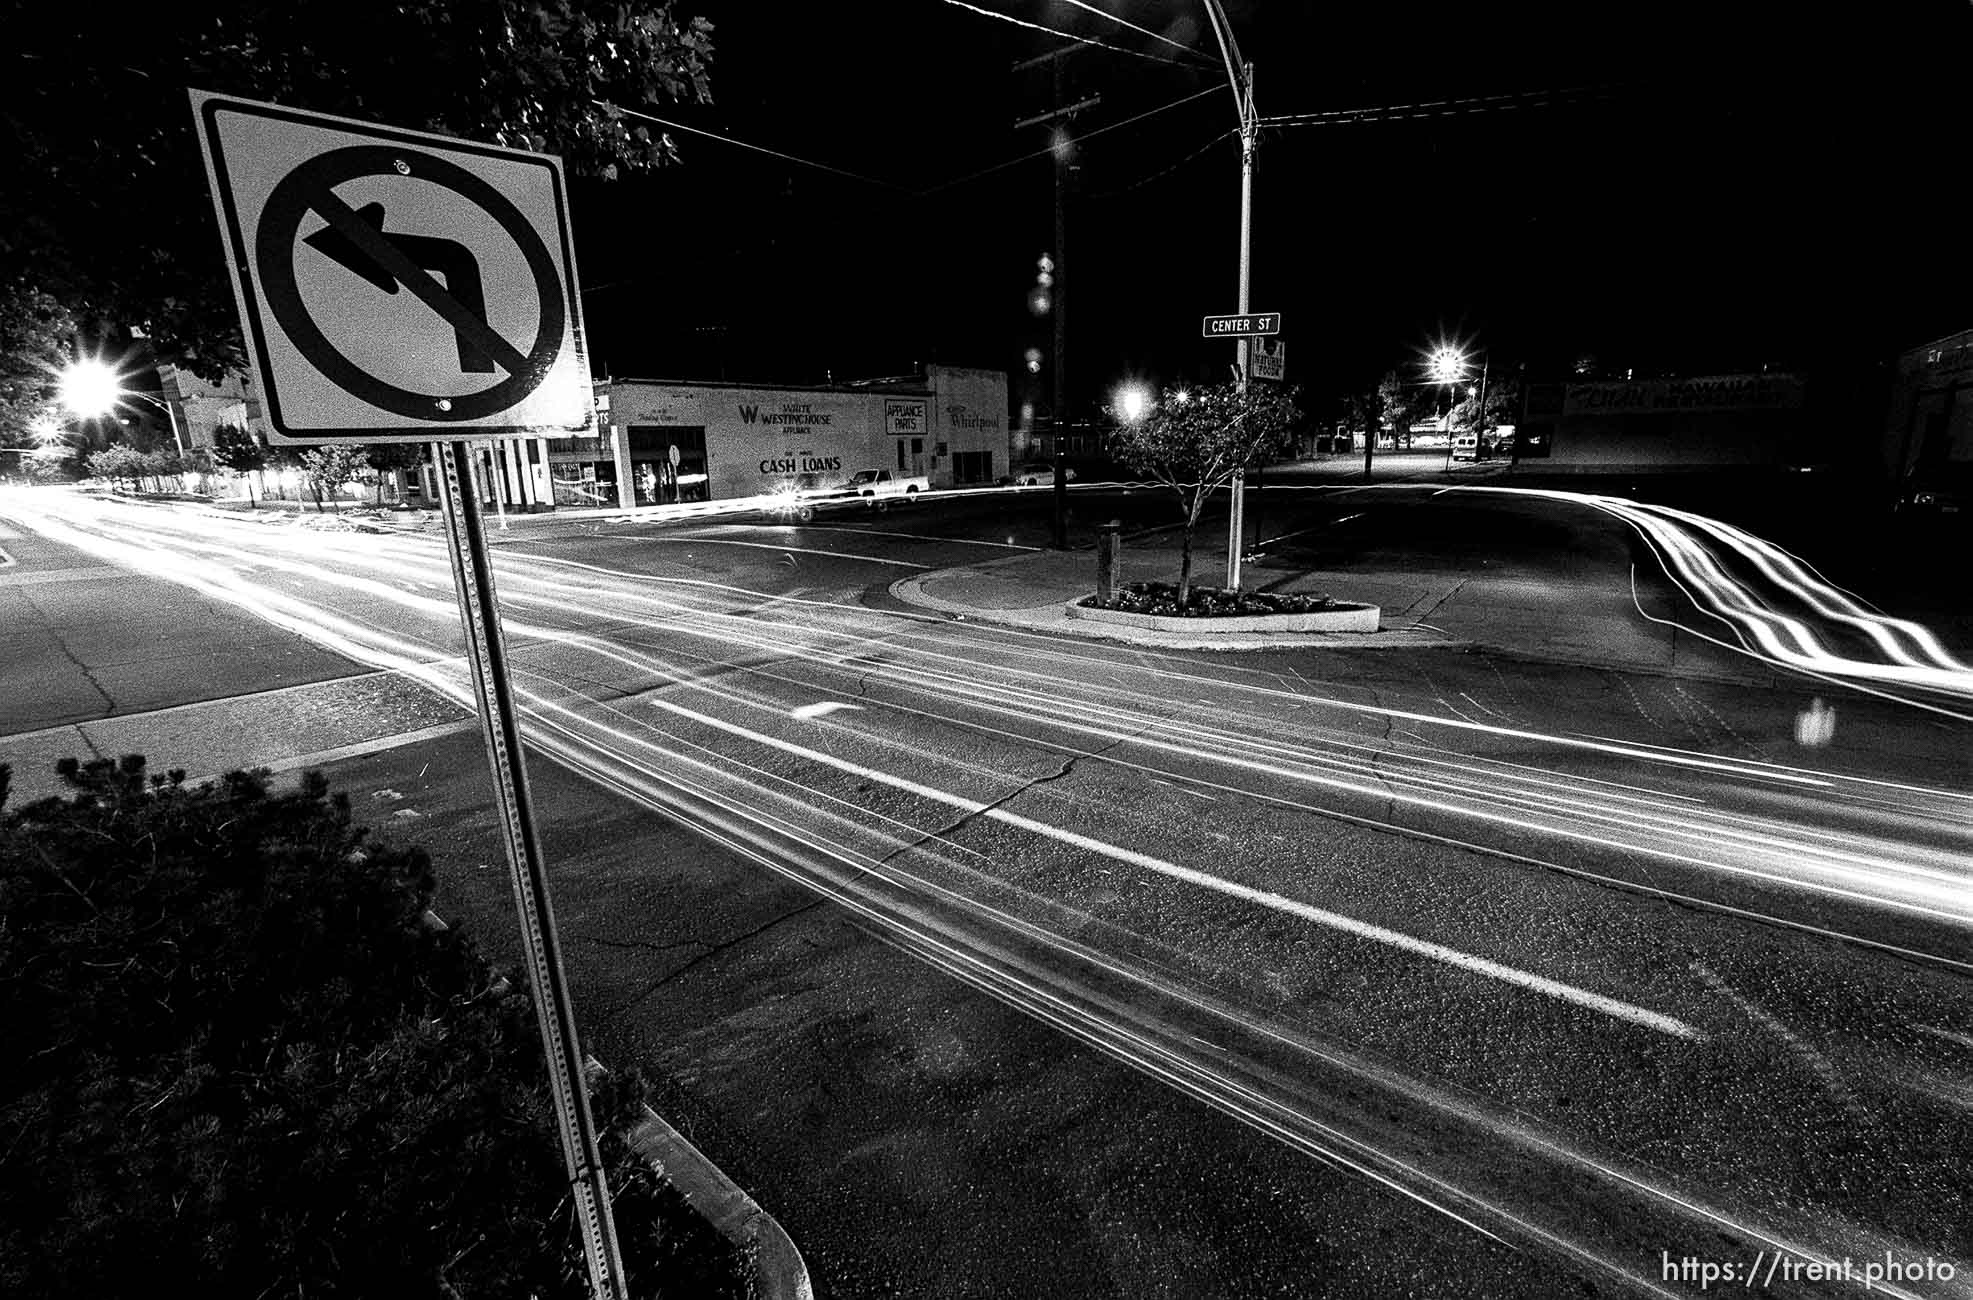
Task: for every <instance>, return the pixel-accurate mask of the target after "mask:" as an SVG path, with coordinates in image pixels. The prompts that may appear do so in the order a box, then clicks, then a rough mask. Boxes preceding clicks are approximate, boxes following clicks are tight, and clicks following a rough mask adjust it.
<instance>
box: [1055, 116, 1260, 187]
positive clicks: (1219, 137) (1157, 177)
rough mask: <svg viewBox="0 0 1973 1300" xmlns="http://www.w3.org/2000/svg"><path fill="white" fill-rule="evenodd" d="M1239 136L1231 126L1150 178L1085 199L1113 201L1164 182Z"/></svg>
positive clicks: (1146, 177)
mask: <svg viewBox="0 0 1973 1300" xmlns="http://www.w3.org/2000/svg"><path fill="white" fill-rule="evenodd" d="M1239 134H1240V128H1239V127H1237V126H1230V127H1228V128H1227V129H1226V130H1224V131H1221V132H1220V133H1219V134H1218V135H1215V136H1214V137H1213V138H1212V139H1210V140H1208V141H1206V142H1205V143H1204V144H1202V145H1200V146H1199V147H1198V148H1197V149H1194V150H1193V151H1192V152H1191V153H1189V154H1186V155H1185V156H1184V157H1183V158H1180V159H1179V160H1178V161H1177V162H1175V163H1173V164H1172V165H1171V166H1169V167H1163V168H1160V169H1159V170H1157V171H1154V172H1152V173H1151V174H1150V175H1149V176H1143V177H1139V178H1138V179H1137V180H1134V181H1132V182H1131V183H1130V184H1128V185H1120V186H1118V187H1117V188H1116V189H1113V190H1104V191H1102V192H1101V193H1099V194H1085V195H1084V196H1083V197H1084V198H1085V199H1113V198H1116V197H1117V196H1118V195H1119V194H1129V193H1130V192H1131V191H1132V190H1141V189H1143V188H1144V187H1145V186H1146V185H1149V184H1150V183H1151V182H1152V181H1155V180H1162V179H1163V178H1165V177H1167V176H1169V175H1171V174H1172V173H1173V172H1175V171H1177V170H1178V169H1179V168H1181V167H1183V166H1185V164H1187V163H1189V162H1191V161H1192V160H1194V159H1195V158H1198V157H1199V156H1200V155H1201V154H1203V153H1205V152H1206V150H1208V149H1210V148H1212V147H1213V146H1214V145H1216V144H1218V143H1219V142H1220V141H1222V140H1224V139H1227V138H1228V137H1229V136H1237V135H1239Z"/></svg>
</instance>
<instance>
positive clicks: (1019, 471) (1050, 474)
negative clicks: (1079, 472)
mask: <svg viewBox="0 0 1973 1300" xmlns="http://www.w3.org/2000/svg"><path fill="white" fill-rule="evenodd" d="M1062 478H1063V479H1064V480H1065V481H1066V482H1070V483H1073V482H1075V481H1076V472H1075V469H1074V468H1073V467H1072V466H1068V465H1064V466H1063V467H1062ZM1007 481H1008V482H1009V483H1012V484H1013V485H1014V486H1016V487H1042V486H1049V485H1053V484H1054V482H1055V465H1054V462H1052V461H1045V460H1033V461H1029V462H1028V463H1027V464H1025V465H1016V466H1015V467H1014V468H1013V470H1012V471H1011V472H1010V473H1009V474H1008V475H1007Z"/></svg>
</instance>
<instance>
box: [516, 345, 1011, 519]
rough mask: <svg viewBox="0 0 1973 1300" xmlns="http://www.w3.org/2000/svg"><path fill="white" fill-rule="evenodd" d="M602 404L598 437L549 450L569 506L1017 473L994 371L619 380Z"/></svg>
mask: <svg viewBox="0 0 1973 1300" xmlns="http://www.w3.org/2000/svg"><path fill="white" fill-rule="evenodd" d="M596 393H597V420H598V425H599V428H598V430H597V432H596V433H595V434H594V435H592V436H586V437H569V438H551V439H549V440H547V444H546V446H547V461H548V463H547V467H546V468H547V473H548V475H549V478H550V480H551V483H552V494H553V498H552V499H553V501H554V504H555V505H557V506H610V507H620V508H625V509H628V508H630V507H633V506H647V505H666V504H670V503H673V502H680V501H717V500H731V499H734V498H738V497H752V496H761V495H766V494H771V493H775V492H780V491H784V490H787V489H789V488H797V487H810V486H821V485H825V484H828V483H832V482H841V481H842V480H843V479H845V478H847V477H848V476H849V475H850V474H853V473H855V472H856V471H857V470H860V469H889V470H891V471H892V472H894V473H898V474H908V475H914V476H915V475H921V474H922V475H924V476H925V477H927V478H928V479H930V480H931V485H932V486H933V487H934V488H942V487H945V488H949V487H959V486H967V485H972V484H986V483H991V482H993V481H994V479H995V478H996V477H997V476H999V475H1002V474H1005V473H1006V472H1007V470H1008V466H1009V452H1010V450H1011V446H1010V443H1009V434H1008V418H1007V376H1006V375H1005V374H1004V373H1002V372H1000V371H995V370H975V369H969V368H965V367H959V366H940V365H931V366H927V367H925V369H924V372H923V373H922V374H918V375H910V376H904V377H900V378H893V379H882V380H871V381H867V382H865V383H861V384H831V385H825V386H822V387H807V388H802V387H794V386H781V385H772V384H729V383H705V382H684V381H673V380H658V379H615V380H604V381H602V382H600V383H598V384H597V386H596Z"/></svg>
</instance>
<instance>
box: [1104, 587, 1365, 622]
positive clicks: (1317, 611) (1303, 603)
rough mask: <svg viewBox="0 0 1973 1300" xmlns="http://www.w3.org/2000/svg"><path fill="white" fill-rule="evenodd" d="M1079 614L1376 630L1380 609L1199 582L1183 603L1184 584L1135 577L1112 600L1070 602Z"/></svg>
mask: <svg viewBox="0 0 1973 1300" xmlns="http://www.w3.org/2000/svg"><path fill="white" fill-rule="evenodd" d="M1069 613H1070V615H1071V616H1073V617H1075V618H1082V619H1088V620H1090V621H1091V622H1096V623H1117V624H1122V625H1124V626H1126V627H1142V628H1153V629H1165V630H1177V629H1184V630H1193V631H1198V632H1209V633H1218V632H1375V631H1376V630H1377V625H1378V618H1379V610H1378V608H1377V607H1376V606H1375V605H1358V604H1354V603H1352V602H1350V601H1342V600H1332V599H1330V598H1329V597H1328V596H1324V595H1317V594H1314V593H1309V594H1301V595H1297V594H1289V593H1274V592H1265V591H1228V590H1226V589H1225V588H1223V587H1194V588H1192V599H1191V600H1190V601H1189V602H1188V603H1187V604H1186V605H1184V606H1183V607H1182V608H1181V607H1180V605H1179V603H1178V586H1177V584H1175V583H1170V582H1132V583H1126V584H1125V585H1124V586H1121V587H1119V588H1117V592H1116V595H1115V597H1114V598H1113V599H1111V600H1109V601H1108V602H1102V601H1098V600H1097V599H1096V597H1094V596H1084V597H1083V598H1082V599H1081V600H1077V601H1072V602H1070V604H1069Z"/></svg>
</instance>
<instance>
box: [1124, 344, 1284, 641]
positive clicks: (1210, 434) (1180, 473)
mask: <svg viewBox="0 0 1973 1300" xmlns="http://www.w3.org/2000/svg"><path fill="white" fill-rule="evenodd" d="M1298 415H1299V412H1298V411H1297V409H1296V406H1295V390H1294V389H1292V388H1283V387H1282V386H1280V385H1278V384H1260V383H1257V384H1250V385H1247V386H1246V387H1245V388H1244V389H1243V388H1242V387H1241V386H1240V385H1238V384H1216V385H1210V386H1207V387H1203V388H1194V389H1189V390H1183V391H1181V390H1176V389H1167V390H1166V391H1165V393H1164V394H1163V396H1162V397H1161V398H1160V399H1159V400H1158V402H1157V404H1156V405H1155V406H1153V407H1152V409H1151V410H1150V412H1149V413H1147V414H1146V415H1144V416H1143V417H1142V418H1141V419H1137V420H1128V421H1125V422H1123V423H1122V424H1120V425H1118V426H1117V428H1115V429H1114V430H1112V431H1111V433H1110V435H1109V442H1110V453H1111V454H1112V455H1113V456H1115V457H1116V458H1117V459H1118V460H1120V461H1122V462H1123V463H1124V464H1126V465H1128V466H1130V467H1131V468H1132V469H1133V470H1135V471H1136V472H1138V473H1140V474H1143V475H1145V476H1146V477H1148V478H1150V479H1152V480H1153V481H1155V482H1158V483H1161V484H1163V485H1164V486H1165V487H1168V488H1170V489H1171V490H1172V492H1173V493H1174V494H1176V495H1177V497H1178V502H1179V507H1180V509H1181V510H1182V511H1183V512H1184V534H1183V544H1182V545H1183V549H1182V551H1181V559H1180V567H1179V577H1178V603H1179V604H1180V605H1181V606H1183V605H1184V604H1185V603H1186V602H1187V601H1188V600H1190V599H1191V594H1192V531H1193V529H1194V527H1195V526H1196V525H1197V524H1198V522H1199V514H1200V512H1201V511H1202V510H1204V509H1205V505H1206V502H1207V501H1208V500H1209V499H1210V498H1211V497H1212V494H1213V493H1214V492H1217V491H1218V490H1219V489H1221V488H1223V487H1225V486H1226V485H1227V484H1228V483H1230V482H1232V480H1233V475H1234V473H1235V472H1236V471H1239V470H1243V469H1249V468H1252V467H1253V466H1255V465H1258V464H1264V463H1265V462H1266V460H1267V459H1268V458H1269V457H1270V456H1273V455H1277V454H1279V453H1280V452H1281V451H1282V450H1284V449H1285V448H1286V447H1287V446H1288V444H1289V440H1290V438H1291V436H1292V432H1293V429H1294V425H1295V421H1296V418H1297V416H1298Z"/></svg>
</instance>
